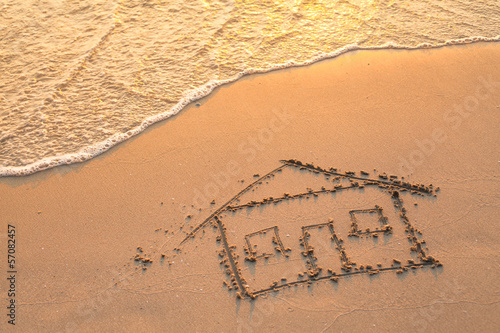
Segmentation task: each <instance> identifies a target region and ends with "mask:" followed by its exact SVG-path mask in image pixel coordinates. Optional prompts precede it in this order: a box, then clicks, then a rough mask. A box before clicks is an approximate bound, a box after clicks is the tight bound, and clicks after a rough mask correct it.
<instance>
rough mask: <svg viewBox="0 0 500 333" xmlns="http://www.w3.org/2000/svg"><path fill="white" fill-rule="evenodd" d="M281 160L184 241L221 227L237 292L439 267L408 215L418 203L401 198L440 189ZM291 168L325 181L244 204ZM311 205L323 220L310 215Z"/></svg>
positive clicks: (230, 282) (224, 261)
mask: <svg viewBox="0 0 500 333" xmlns="http://www.w3.org/2000/svg"><path fill="white" fill-rule="evenodd" d="M281 163H282V164H281V166H279V167H278V168H276V169H274V170H272V171H270V172H269V173H267V174H265V175H263V176H261V177H260V176H259V178H258V179H257V180H255V181H254V182H253V183H252V184H250V185H248V186H247V187H246V188H244V189H243V190H242V191H240V192H239V193H237V194H236V195H235V196H234V197H232V198H231V199H230V200H229V201H227V202H226V203H224V204H223V205H222V206H220V207H218V208H217V209H216V210H215V211H214V212H213V213H212V214H211V215H210V216H209V217H208V218H207V219H205V220H204V221H203V222H202V223H201V224H199V225H198V226H197V227H195V228H194V229H193V230H192V231H191V233H189V234H188V235H187V236H186V238H185V239H184V240H183V241H182V242H181V244H180V246H182V245H183V244H185V243H186V242H187V241H188V240H189V239H191V238H193V237H194V236H195V235H196V234H197V232H198V231H200V230H201V229H202V228H204V227H206V226H212V227H214V228H216V229H217V230H218V235H217V237H216V240H217V242H218V243H219V244H220V246H221V250H220V252H219V256H220V257H221V262H220V264H221V265H222V267H223V269H224V270H225V272H226V274H227V280H225V281H224V282H223V283H224V285H225V286H226V287H227V288H229V289H230V290H234V291H236V295H237V296H238V297H240V298H245V297H248V298H252V299H253V298H255V297H257V296H259V295H261V294H264V293H268V292H273V291H278V290H280V289H283V288H289V287H293V286H298V285H301V284H310V283H312V282H313V281H321V280H329V281H332V282H333V283H336V282H337V281H338V279H339V278H340V277H345V276H350V275H360V274H366V275H370V276H371V275H375V274H378V273H380V272H383V271H395V272H396V273H398V274H403V273H404V272H405V271H408V270H416V269H419V268H422V267H429V268H435V267H438V266H441V263H440V262H439V261H438V260H437V259H435V258H434V257H433V256H431V255H429V250H428V248H427V245H426V242H425V240H424V239H423V235H422V233H421V231H420V230H418V229H417V227H416V226H415V225H414V222H413V221H414V220H412V219H411V217H410V215H411V212H410V211H414V210H416V209H417V208H416V203H415V204H412V205H410V206H411V207H405V204H404V201H403V197H405V198H406V197H408V198H411V197H414V196H423V197H430V198H432V197H435V196H436V194H435V192H436V191H438V190H439V188H436V189H435V188H434V187H433V186H432V185H429V186H425V185H422V184H411V183H408V182H405V181H403V180H399V179H398V178H397V177H395V176H388V175H386V174H380V175H378V176H377V177H370V175H369V173H367V172H364V171H361V172H360V173H358V174H356V173H354V172H343V173H341V172H339V171H337V169H334V168H330V169H328V170H327V169H323V168H321V167H318V166H314V165H313V164H308V163H302V162H300V161H297V160H284V161H281ZM287 170H288V172H295V173H296V174H295V175H293V176H297V177H300V176H305V175H308V174H310V175H309V176H314V177H317V178H318V177H322V178H324V181H325V182H326V183H325V184H326V185H324V186H321V187H320V188H317V189H313V188H307V190H306V191H301V192H300V191H299V192H298V193H286V192H285V193H283V194H279V195H274V196H266V197H264V198H262V199H260V200H249V201H247V202H244V200H243V198H244V197H245V196H249V195H250V194H252V193H253V194H254V196H255V194H256V192H254V191H255V190H256V189H257V188H258V187H259V186H260V187H263V186H269V187H272V186H273V185H272V184H273V180H274V177H275V176H278V175H280V174H282V173H283V172H285V171H287ZM374 178H376V179H374ZM405 192H406V193H405ZM242 202H244V203H242ZM294 202H295V204H293V203H294ZM280 203H281V204H280ZM310 205H315V212H316V215H318V217H314V218H305V217H304V216H307V214H308V213H310V212H311V206H310ZM304 208H307V209H308V210H306V211H305V214H303V213H302V211H301V210H303V209H304ZM316 208H317V209H316ZM273 214H274V215H273ZM297 216H298V218H297ZM248 219H250V220H248Z"/></svg>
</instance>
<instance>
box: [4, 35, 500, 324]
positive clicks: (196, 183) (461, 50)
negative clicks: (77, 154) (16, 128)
mask: <svg viewBox="0 0 500 333" xmlns="http://www.w3.org/2000/svg"><path fill="white" fill-rule="evenodd" d="M498 59H500V47H499V45H498V43H477V44H474V45H470V46H449V47H444V48H439V49H431V50H412V51H407V50H377V51H359V52H351V53H347V54H344V55H342V56H340V57H338V58H335V59H332V60H326V61H322V62H319V63H316V64H314V65H311V66H307V67H301V68H293V69H283V70H279V71H275V72H272V73H267V74H256V75H252V76H248V77H245V78H243V79H241V80H240V81H238V82H235V83H232V84H230V85H226V86H223V87H220V88H217V89H216V90H215V91H214V92H213V93H212V94H211V95H210V96H208V97H206V98H204V99H202V100H200V101H198V102H197V104H192V105H190V106H188V107H187V108H186V109H185V110H184V111H182V112H181V113H179V114H178V115H176V116H174V117H171V118H169V119H168V120H166V121H164V122H161V123H158V124H157V125H154V126H152V127H150V128H149V129H147V130H146V131H145V132H143V133H142V134H141V135H139V136H137V137H135V138H132V139H130V140H128V141H126V142H124V143H122V144H120V145H118V146H116V147H114V148H112V149H110V150H109V151H107V152H106V153H104V154H102V155H100V156H99V157H97V158H94V159H92V160H90V161H87V162H84V163H79V164H75V165H71V166H61V167H56V168H53V169H50V170H46V171H42V172H39V173H36V174H34V175H30V176H26V177H11V178H1V179H0V198H1V203H0V211H1V213H0V214H1V216H2V224H1V228H2V230H1V234H2V235H3V236H2V239H7V237H6V236H5V235H6V232H7V225H8V224H11V225H15V228H16V244H17V248H16V251H17V252H16V256H17V258H16V265H17V267H16V268H17V272H18V273H17V286H16V288H17V297H16V304H17V308H16V309H17V310H16V311H17V317H16V327H15V328H16V329H17V330H19V331H23V332H34V331H37V332H94V331H107V332H119V331H138V332H152V331H168V332H180V331H186V332H196V331H198V332H205V331H207V332H235V331H236V332H338V331H343V332H354V331H365V332H372V331H393V332H395V331H411V332H424V331H430V332H434V331H435V332H438V331H439V332H442V331H461V332H470V331H476V332H494V331H498V330H499V328H500V319H499V317H498V313H499V311H500V305H499V302H500V298H499V295H500V294H499V292H500V282H499V281H500V274H499V273H500V270H499V253H500V245H499V244H500V243H499V241H498V240H499V236H500V235H499V226H498V216H499V204H500V202H499V195H500V193H499V188H500V187H499V169H498V168H499V161H498V156H499V153H500V148H499V145H498V142H500V134H499V133H500V132H499V123H500V94H499V93H500V65H499V62H498ZM2 244H5V242H2ZM2 247H3V248H1V249H0V253H1V256H2V258H4V257H6V248H5V247H4V245H2ZM0 267H1V270H2V273H3V272H6V271H7V268H6V266H5V260H4V259H2V260H1V266H0ZM1 281H2V282H0V286H1V289H2V290H5V288H6V287H7V288H8V284H7V283H8V281H7V280H6V279H4V278H2V280H1ZM1 299H2V300H3V303H2V309H4V310H2V311H4V312H5V313H6V309H5V306H4V303H5V304H6V302H7V296H6V294H5V293H4V292H2V298H1ZM5 318H6V316H5V314H4V313H2V320H1V322H0V330H1V331H6V330H9V329H13V328H12V327H11V325H8V324H7V322H6V319H5Z"/></svg>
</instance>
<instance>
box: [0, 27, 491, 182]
mask: <svg viewBox="0 0 500 333" xmlns="http://www.w3.org/2000/svg"><path fill="white" fill-rule="evenodd" d="M499 41H500V35H499V36H497V37H491V38H488V37H466V38H461V39H454V40H451V41H446V42H444V43H442V44H437V45H432V44H428V43H423V44H419V45H417V46H415V47H407V46H402V45H396V44H393V43H391V42H389V43H386V44H384V45H381V46H378V47H359V46H357V45H346V46H344V47H343V48H341V49H339V50H337V51H335V52H333V53H331V54H321V55H319V56H318V57H316V58H312V59H310V60H308V61H306V62H303V63H296V62H295V61H288V62H286V63H283V64H277V65H273V67H271V68H267V69H263V70H257V69H248V70H245V71H244V72H241V73H239V74H238V75H237V76H236V77H234V78H232V79H228V80H224V81H210V82H208V83H207V84H205V85H204V86H201V87H200V88H197V89H196V90H195V91H193V92H188V93H187V96H185V97H184V98H182V99H181V100H180V101H179V102H178V103H177V104H176V105H175V106H173V107H172V109H170V110H168V111H166V112H164V113H161V114H157V115H155V116H152V117H149V118H147V119H145V120H144V121H143V122H142V123H141V125H140V126H138V127H135V128H132V129H130V130H129V131H127V133H121V134H118V133H117V134H114V135H113V136H111V137H110V138H109V139H107V140H105V141H102V142H100V143H97V144H95V145H93V146H89V147H85V148H84V149H82V150H81V151H80V152H77V153H69V154H65V155H58V156H54V157H50V158H43V159H41V160H39V161H37V162H34V163H31V164H28V165H25V166H16V167H11V166H7V167H0V178H2V177H22V176H27V175H31V174H34V173H37V172H39V171H43V170H48V169H51V168H54V167H57V166H61V165H72V164H77V163H82V162H86V161H89V160H91V159H93V158H95V157H96V156H99V155H101V154H103V153H105V152H106V151H108V150H109V149H111V148H113V147H115V146H117V145H119V144H120V143H122V142H126V141H127V140H129V139H131V138H132V137H135V136H137V135H139V134H141V133H142V132H144V131H145V130H146V129H147V128H149V127H150V126H152V125H154V124H157V123H159V122H161V121H164V120H168V119H169V118H171V117H173V116H175V115H177V114H179V113H180V112H182V111H183V110H184V109H185V108H186V107H188V106H189V105H192V104H195V102H197V101H199V100H201V99H204V98H206V97H210V95H211V94H212V93H213V91H214V90H215V89H217V88H218V87H223V86H225V85H228V84H232V83H235V82H238V81H239V80H240V79H242V78H246V77H247V76H249V75H253V74H266V73H271V72H274V71H277V70H282V69H289V68H301V67H307V66H311V65H314V64H316V63H318V62H322V61H329V60H334V59H335V58H337V57H340V56H343V55H347V54H348V53H350V52H359V51H384V50H401V51H404V50H406V51H418V50H430V49H439V48H443V47H450V46H458V47H466V46H467V45H473V44H476V43H479V44H481V43H498V42H499Z"/></svg>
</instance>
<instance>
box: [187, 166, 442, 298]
mask: <svg viewBox="0 0 500 333" xmlns="http://www.w3.org/2000/svg"><path fill="white" fill-rule="evenodd" d="M281 163H282V165H281V166H280V167H278V168H276V169H274V170H272V171H270V172H269V173H267V174H265V175H264V176H262V177H260V178H258V179H257V180H256V181H254V182H253V183H251V184H250V185H248V186H247V187H246V188H244V189H243V190H242V191H240V192H238V193H237V194H236V195H235V196H233V197H232V198H231V199H229V200H228V201H227V202H226V203H224V204H223V205H222V206H221V207H219V208H218V209H217V210H216V211H215V212H213V213H212V214H211V215H210V216H209V217H208V218H207V219H205V220H204V221H203V222H202V223H200V224H199V225H198V226H197V227H195V228H194V229H193V230H192V231H191V233H189V234H188V235H187V236H186V237H185V238H184V239H183V240H182V242H181V243H180V245H179V247H180V246H181V245H183V244H185V242H186V241H187V240H189V239H190V238H193V237H194V236H195V235H196V233H197V232H198V231H199V230H201V229H202V228H203V227H205V226H207V225H212V226H213V227H214V228H217V229H218V231H219V233H220V236H218V237H217V241H219V242H221V243H222V246H223V249H222V250H221V251H220V252H219V256H220V257H222V260H221V261H220V263H221V265H224V267H225V268H226V269H225V272H226V274H227V275H228V277H229V278H230V283H227V282H226V281H224V285H226V286H227V287H228V288H229V289H230V290H232V289H237V290H238V291H237V293H236V295H237V297H239V298H250V299H254V298H255V297H257V296H259V295H262V294H265V293H269V292H276V291H278V290H280V289H284V288H289V287H292V286H297V285H302V284H311V283H312V282H313V281H321V280H330V281H332V282H337V281H338V279H339V278H340V277H345V276H350V275H359V274H368V275H374V274H378V273H380V272H384V271H396V273H398V274H401V273H403V272H405V271H408V270H409V269H418V268H422V267H424V266H430V267H431V268H435V267H439V266H441V263H440V262H439V261H438V260H437V259H435V258H434V257H433V256H430V255H428V253H427V252H428V249H427V248H426V247H425V246H426V245H425V240H423V239H422V240H420V239H419V237H418V236H421V232H420V231H419V230H418V229H416V228H415V227H414V226H413V225H412V223H411V222H410V219H409V218H408V216H407V214H406V213H407V210H406V209H405V208H404V207H403V201H402V199H401V197H400V195H399V194H400V192H404V191H409V192H411V194H413V195H427V196H436V194H435V192H436V191H438V190H439V188H436V189H434V187H433V186H432V185H429V186H425V185H422V184H411V183H409V182H405V181H403V180H398V179H397V177H395V176H388V175H386V174H380V175H379V179H371V178H368V176H369V174H368V173H367V172H364V171H362V172H361V175H360V176H356V174H355V173H354V172H345V173H340V172H338V171H337V169H334V168H330V169H329V170H326V169H323V168H320V167H318V166H314V165H313V164H304V163H302V162H300V161H297V160H286V161H281ZM284 168H298V169H300V170H306V171H309V172H313V173H316V174H323V175H325V176H328V177H331V176H333V177H336V178H335V179H337V180H338V179H346V180H348V181H349V183H350V185H348V186H345V185H341V184H335V185H334V186H333V187H332V188H330V189H327V188H325V187H322V188H321V190H312V189H308V191H307V192H302V193H296V194H289V193H284V194H283V196H280V197H276V198H274V197H267V198H264V199H262V200H260V201H255V200H252V201H249V202H247V203H245V204H235V202H237V201H239V198H240V197H241V196H242V195H243V194H245V193H246V192H248V191H249V190H250V189H252V188H253V187H255V186H257V185H259V184H262V181H264V180H265V179H267V178H271V177H274V175H275V174H276V173H280V172H282V170H283V169H284ZM365 187H378V188H380V189H382V190H383V191H384V192H386V193H387V194H388V195H390V200H391V201H392V203H393V206H394V208H395V211H396V212H398V216H399V219H400V221H401V222H402V223H403V225H404V227H405V229H404V231H405V233H406V237H407V239H408V241H409V243H410V245H411V246H410V248H409V250H410V253H412V252H415V254H416V256H417V258H418V259H417V260H413V259H408V260H407V263H402V261H401V260H399V259H396V258H393V261H392V263H391V266H390V267H382V264H380V263H379V264H377V265H376V267H373V266H372V265H357V263H356V262H354V261H353V260H351V258H350V256H349V255H348V254H347V253H346V249H345V247H344V241H343V239H342V238H341V237H339V236H338V235H337V234H336V232H335V226H334V225H335V221H334V220H332V219H330V220H329V221H328V222H325V223H317V224H312V225H306V226H302V227H301V229H302V230H301V231H302V235H301V236H300V238H299V244H300V246H301V247H302V248H303V251H302V255H303V257H305V260H306V271H305V272H298V279H297V280H296V281H287V280H286V279H282V281H281V283H279V282H278V281H274V282H272V283H271V284H270V285H269V287H267V288H256V289H255V288H251V287H250V285H249V283H248V282H247V280H246V279H245V277H244V275H243V273H242V270H241V267H240V264H239V262H238V259H239V255H238V254H237V253H236V251H235V250H236V245H230V243H229V240H228V234H227V229H226V226H225V224H224V221H223V219H222V215H223V213H225V212H235V211H238V210H241V209H243V208H250V207H256V206H263V205H270V204H277V203H279V202H281V201H289V200H294V199H297V198H304V197H305V198H309V197H311V196H318V195H320V194H327V193H335V192H338V191H349V190H351V191H352V190H358V191H359V190H361V189H363V188H365ZM349 215H350V220H351V229H350V231H349V233H348V235H347V236H348V237H349V238H365V237H366V238H372V239H376V238H378V237H379V235H390V234H392V232H393V227H392V226H391V225H390V224H389V223H388V219H387V217H386V216H385V215H384V213H383V208H382V207H380V206H378V205H375V206H374V207H372V208H367V209H356V210H350V211H349ZM364 215H367V216H375V217H376V221H378V225H377V226H375V227H374V228H365V229H362V228H361V227H360V225H359V221H358V217H361V216H364ZM313 229H318V232H324V230H328V231H329V237H330V240H331V242H333V245H334V247H335V249H336V251H337V254H338V258H339V260H340V263H341V267H340V271H335V270H334V269H333V268H327V269H325V270H324V271H323V268H322V267H321V266H319V265H318V264H317V261H318V257H317V255H316V254H315V249H314V247H313V245H312V244H313V243H314V240H312V238H311V234H310V231H312V230H313ZM267 233H271V234H272V236H271V239H272V244H273V247H274V252H275V253H274V254H273V253H266V252H262V253H258V252H257V250H256V249H255V248H256V246H257V245H256V244H253V243H252V238H253V237H255V236H257V235H259V234H267ZM244 241H245V245H244V251H245V253H246V254H247V256H246V257H245V261H249V262H255V261H258V260H259V261H260V260H267V259H268V258H269V257H271V256H273V255H275V254H278V253H279V254H280V255H281V256H283V257H284V258H287V257H288V256H289V253H290V252H291V251H292V250H291V249H290V248H286V247H285V246H284V245H283V241H282V239H281V237H280V234H279V227H278V226H276V225H275V226H271V227H267V228H264V229H262V230H259V231H255V232H252V233H249V234H247V235H245V236H244Z"/></svg>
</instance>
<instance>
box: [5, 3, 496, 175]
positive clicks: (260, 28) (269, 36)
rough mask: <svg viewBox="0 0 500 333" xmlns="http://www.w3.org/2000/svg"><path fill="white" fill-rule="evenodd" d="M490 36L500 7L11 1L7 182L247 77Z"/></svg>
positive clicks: (82, 154)
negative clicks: (353, 55)
mask: <svg viewBox="0 0 500 333" xmlns="http://www.w3.org/2000/svg"><path fill="white" fill-rule="evenodd" d="M481 40H483V41H498V40H500V1H497V0H493V1H492V0H482V1H481V0H479V1H478V0H412V1H389V0H385V1H382V0H378V1H375V0H328V1H327V0H324V1H320V0H317V1H314V0H311V1H306V0H304V1H298V0H297V1H278V0H276V1H264V0H261V1H236V0H226V1H223V0H219V1H217V0H213V1H211V0H205V1H203V0H186V1H178V0H169V1H161V0H158V1H153V0H150V1H146V0H142V1H137V0H136V1H118V0H114V1H113V0H101V1H99V0H94V1H85V0H82V1H62V0H45V1H38V0H37V1H2V2H0V102H1V103H0V176H9V175H26V174H30V173H33V172H36V171H39V170H43V169H46V168H50V167H53V166H57V165H61V164H69V163H75V162H80V161H84V160H88V159H90V158H92V157H94V156H96V155H98V154H100V153H102V152H103V151H106V150H107V149H109V148H110V147H112V146H114V145H116V144H117V143H119V142H122V141H124V140H126V139H128V138H130V137H131V136H133V135H136V134H138V133H140V132H142V131H143V130H144V129H145V128H147V127H148V126H149V125H151V124H153V123H155V122H157V121H160V120H163V119H166V118H168V117H170V116H172V115H174V114H176V113H178V112H179V111H180V110H182V108H183V107H184V106H186V105H187V104H188V103H190V102H192V101H195V100H196V99H199V98H201V97H203V96H206V95H207V94H209V93H210V92H211V91H212V90H213V89H214V88H215V87H217V86H219V85H221V84H224V83H227V82H232V81H234V80H236V79H238V78H239V77H241V76H242V75H247V74H251V73H255V72H266V71H269V70H273V69H278V68H283V67H290V66H298V65H304V64H309V63H312V62H314V61H318V60H320V59H324V58H328V57H334V56H337V55H339V54H342V53H344V52H348V51H349V50H354V49H370V48H390V47H392V48H409V49H412V48H425V47H435V46H442V45H448V44H457V43H471V42H474V41H481Z"/></svg>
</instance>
